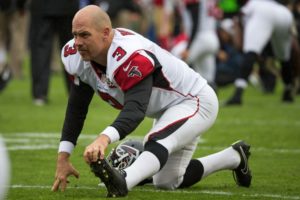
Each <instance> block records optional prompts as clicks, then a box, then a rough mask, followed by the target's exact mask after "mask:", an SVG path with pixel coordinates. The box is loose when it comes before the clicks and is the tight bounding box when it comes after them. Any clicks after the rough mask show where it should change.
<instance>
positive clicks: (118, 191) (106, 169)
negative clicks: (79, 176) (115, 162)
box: [90, 159, 128, 197]
mask: <svg viewBox="0 0 300 200" xmlns="http://www.w3.org/2000/svg"><path fill="white" fill-rule="evenodd" d="M90 166H91V169H92V172H94V174H95V176H97V177H99V178H100V180H101V181H102V182H103V183H104V185H105V186H106V189H107V192H108V193H107V197H124V196H126V195H127V194H128V189H127V185H126V180H125V177H124V176H123V175H122V174H121V173H120V172H119V171H118V170H116V169H115V168H113V167H112V166H111V165H110V164H109V163H108V162H107V160H106V159H103V160H97V162H92V163H91V165H90Z"/></svg>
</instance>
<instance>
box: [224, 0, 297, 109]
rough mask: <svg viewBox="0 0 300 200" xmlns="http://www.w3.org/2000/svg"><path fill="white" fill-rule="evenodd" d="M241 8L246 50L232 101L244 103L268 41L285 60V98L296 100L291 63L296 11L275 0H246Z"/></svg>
mask: <svg viewBox="0 0 300 200" xmlns="http://www.w3.org/2000/svg"><path fill="white" fill-rule="evenodd" d="M243 2H244V3H245V5H243V7H242V8H241V14H242V17H243V18H242V20H243V21H242V24H243V31H244V33H243V38H244V39H243V53H244V58H243V62H242V66H241V74H240V77H239V78H237V79H236V80H235V87H236V90H235V92H234V94H233V96H232V97H231V98H230V99H229V100H228V102H227V104H228V105H239V104H242V94H243V91H244V89H245V88H246V87H247V80H248V77H249V75H250V73H251V72H252V68H253V65H254V63H255V61H256V59H257V56H259V55H260V54H261V53H262V51H263V49H264V48H265V47H266V45H267V44H268V42H271V45H272V50H273V53H274V54H275V56H276V58H278V59H279V61H280V63H281V75H282V79H283V82H284V86H285V88H284V92H283V96H282V100H283V101H284V102H292V101H293V97H292V63H290V56H291V44H292V37H293V35H292V25H293V16H292V13H291V12H290V11H289V10H288V8H286V7H285V6H284V5H281V4H279V3H278V2H276V1H274V0H249V1H245V0H244V1H243Z"/></svg>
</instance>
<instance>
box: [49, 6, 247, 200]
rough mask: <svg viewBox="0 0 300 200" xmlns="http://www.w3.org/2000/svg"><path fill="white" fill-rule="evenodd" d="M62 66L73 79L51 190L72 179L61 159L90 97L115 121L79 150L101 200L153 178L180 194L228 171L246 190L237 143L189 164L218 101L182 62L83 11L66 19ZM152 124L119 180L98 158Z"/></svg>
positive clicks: (243, 155)
mask: <svg viewBox="0 0 300 200" xmlns="http://www.w3.org/2000/svg"><path fill="white" fill-rule="evenodd" d="M72 33H73V35H74V39H72V40H70V41H69V42H68V43H67V44H66V45H65V46H64V48H63V50H62V61H63V63H64V65H65V68H66V70H67V71H68V72H69V73H70V75H71V76H72V77H73V83H74V84H73V86H72V89H71V93H70V96H69V101H68V106H67V111H66V116H65V120H64V126H63V130H62V136H61V142H60V145H59V150H58V152H59V153H58V158H57V168H56V175H55V180H54V183H53V187H52V190H53V191H57V190H58V189H59V187H61V189H62V190H65V188H66V186H67V182H68V181H67V178H68V176H70V175H74V176H76V177H78V176H79V173H78V171H77V170H76V169H75V168H74V167H73V165H72V164H71V162H70V160H69V157H70V155H71V153H72V150H73V149H74V147H75V145H76V141H77V138H78V136H79V134H80V132H81V130H82V128H83V124H84V120H85V118H86V115H87V112H88V107H89V104H90V102H91V99H92V97H93V94H94V93H96V94H98V95H99V96H100V97H101V98H102V99H103V100H105V101H107V102H108V103H109V104H110V105H111V106H113V107H115V108H117V109H119V110H120V113H119V115H118V116H117V118H116V119H115V120H114V121H113V122H112V123H111V124H110V125H108V126H107V128H105V129H104V130H102V131H101V132H100V134H99V135H98V137H97V138H96V139H95V140H94V141H93V142H92V143H91V144H90V145H88V146H87V147H86V149H85V151H84V159H85V161H86V162H87V163H88V164H90V166H91V168H92V170H93V172H94V173H95V174H96V175H97V176H98V177H99V178H100V179H101V180H102V181H103V182H104V184H105V185H106V188H107V190H108V194H107V196H108V197H121V196H126V195H127V193H128V190H130V189H132V188H133V187H134V186H136V185H137V184H138V183H140V182H141V181H142V180H145V179H146V178H148V177H152V176H153V184H154V185H155V186H156V187H158V188H166V189H175V188H178V187H187V186H189V185H193V184H194V183H196V182H198V181H199V180H200V179H202V178H204V177H206V176H208V175H209V174H211V173H213V172H216V171H219V170H222V169H230V170H233V172H234V174H235V176H236V180H237V184H238V185H241V186H245V187H249V186H250V184H251V178H252V176H251V172H250V170H249V167H248V157H249V155H250V152H249V148H250V146H249V145H247V144H246V143H244V142H242V141H239V142H237V143H235V144H233V145H232V146H230V147H228V148H226V149H225V150H223V151H221V152H218V153H216V154H212V155H210V156H207V157H204V158H201V159H197V160H192V161H191V158H192V155H193V153H194V151H195V149H196V147H197V144H198V138H199V137H200V136H201V135H202V134H203V133H204V132H205V131H206V130H207V129H209V128H210V127H211V126H212V125H213V124H214V122H215V120H216V117H217V113H218V99H217V96H216V94H215V92H214V90H213V89H212V88H211V87H210V86H209V85H208V84H207V81H206V80H205V79H204V78H202V77H201V76H200V75H199V74H198V73H196V72H195V71H193V70H192V69H191V68H190V67H189V66H188V65H187V64H186V63H185V62H183V61H181V60H179V59H178V58H176V57H175V56H173V55H171V54H170V53H169V52H167V51H166V50H163V49H162V48H160V47H159V46H158V45H156V44H155V43H153V42H152V41H150V40H148V39H146V38H144V37H143V36H142V35H140V34H138V33H136V32H134V31H131V30H128V29H123V28H116V29H113V28H112V25H111V21H110V18H109V16H108V15H107V13H105V12H104V11H103V10H102V9H101V8H100V7H97V6H94V5H91V6H86V7H84V8H82V9H81V10H79V11H78V12H77V13H76V15H75V16H74V18H73V23H72ZM146 116H147V117H151V118H153V119H154V125H153V127H152V128H151V130H149V131H148V132H147V133H145V137H144V151H143V152H142V153H141V155H139V156H138V158H137V159H136V161H135V162H134V163H133V164H132V165H131V166H129V167H128V168H126V169H124V170H122V171H121V172H122V173H120V172H119V171H118V170H116V169H115V168H113V167H112V166H111V165H110V164H109V163H108V162H107V160H106V159H105V151H106V149H107V147H108V145H109V144H112V143H114V142H117V141H119V140H122V139H123V138H125V137H126V136H127V135H128V134H130V133H131V132H133V130H135V128H136V127H137V126H138V125H139V124H140V123H141V122H142V121H143V119H144V118H145V117H146Z"/></svg>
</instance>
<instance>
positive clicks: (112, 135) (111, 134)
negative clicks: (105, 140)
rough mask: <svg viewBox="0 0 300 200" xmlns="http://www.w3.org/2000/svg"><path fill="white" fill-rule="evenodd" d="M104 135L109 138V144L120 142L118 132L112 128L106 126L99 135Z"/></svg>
mask: <svg viewBox="0 0 300 200" xmlns="http://www.w3.org/2000/svg"><path fill="white" fill-rule="evenodd" d="M102 134H104V135H106V136H108V137H109V139H110V143H113V142H117V141H119V140H120V135H119V132H118V130H117V129H116V128H115V127H113V126H108V127H106V129H104V131H102V133H101V135H102Z"/></svg>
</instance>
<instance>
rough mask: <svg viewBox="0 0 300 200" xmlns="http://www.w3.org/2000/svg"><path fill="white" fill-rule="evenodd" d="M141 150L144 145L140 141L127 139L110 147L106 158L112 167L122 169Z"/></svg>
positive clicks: (135, 157)
mask: <svg viewBox="0 0 300 200" xmlns="http://www.w3.org/2000/svg"><path fill="white" fill-rule="evenodd" d="M143 151H144V146H143V143H142V142H140V141H138V140H128V141H125V142H123V143H121V144H119V145H118V146H117V147H116V148H114V149H112V150H111V152H110V153H109V155H108V157H107V160H108V161H109V162H110V163H111V165H112V166H113V167H114V168H116V169H118V170H122V169H125V168H127V167H129V166H130V165H131V164H132V163H133V162H134V161H135V160H136V159H137V158H138V157H139V155H140V154H141V153H142V152H143Z"/></svg>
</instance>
